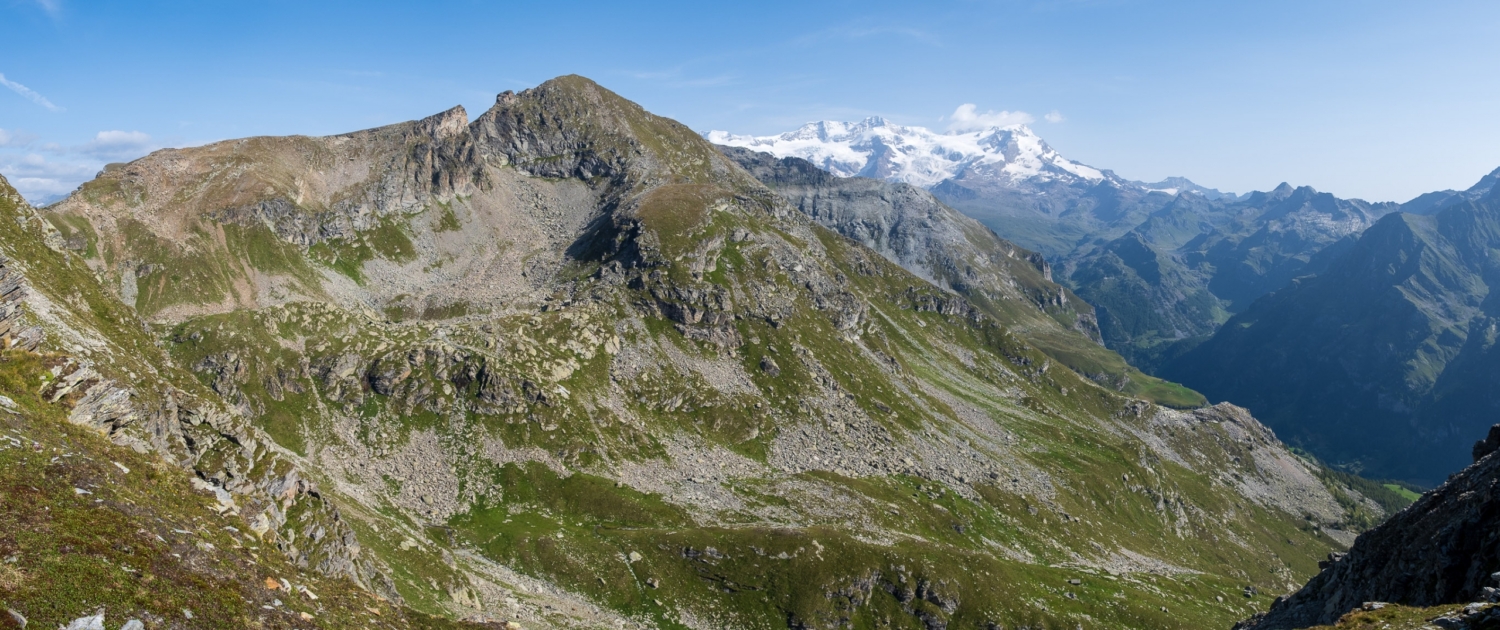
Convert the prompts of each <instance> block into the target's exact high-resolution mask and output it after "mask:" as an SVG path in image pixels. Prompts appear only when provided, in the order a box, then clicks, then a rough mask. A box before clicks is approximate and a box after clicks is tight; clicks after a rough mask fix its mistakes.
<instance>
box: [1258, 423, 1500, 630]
mask: <svg viewBox="0 0 1500 630" xmlns="http://www.w3.org/2000/svg"><path fill="white" fill-rule="evenodd" d="M1495 436H1500V425H1495V426H1494V427H1492V428H1491V430H1490V438H1487V439H1485V440H1481V441H1480V442H1479V443H1478V444H1476V445H1475V447H1474V452H1475V455H1476V456H1477V457H1478V459H1477V461H1475V462H1474V464H1473V465H1471V466H1469V467H1468V468H1465V469H1464V470H1463V471H1462V472H1459V473H1457V474H1455V475H1454V476H1453V477H1451V478H1449V479H1448V481H1447V483H1444V484H1443V485H1442V486H1439V487H1438V488H1437V489H1434V490H1432V491H1430V492H1428V493H1426V494H1424V495H1422V498H1421V499H1419V500H1418V501H1417V502H1416V503H1414V504H1412V505H1411V507H1408V508H1407V509H1406V510H1404V511H1402V512H1399V513H1397V514H1396V515H1394V516H1392V517H1391V518H1390V519H1389V520H1387V521H1386V522H1385V523H1383V524H1381V525H1380V526H1378V527H1376V528H1375V529H1372V530H1370V531H1368V532H1365V533H1364V534H1361V535H1360V536H1359V538H1358V539H1356V540H1355V541H1354V545H1353V546H1352V547H1350V548H1349V551H1348V553H1343V554H1333V555H1330V557H1329V559H1328V561H1326V562H1325V563H1324V565H1325V566H1324V568H1323V571H1322V572H1321V573H1319V574H1318V575H1317V577H1314V578H1313V579H1312V580H1310V581H1309V582H1308V583H1307V585H1306V586H1304V587H1302V589H1301V590H1299V591H1297V592H1296V593H1293V594H1292V595H1290V596H1287V597H1283V598H1280V599H1278V600H1277V601H1276V603H1275V604H1273V605H1272V606H1271V609H1270V611H1269V612H1267V613H1264V614H1262V615H1260V616H1257V617H1255V618H1253V619H1250V620H1248V621H1246V622H1243V623H1241V624H1240V625H1238V626H1236V627H1237V628H1241V629H1246V630H1248V629H1254V630H1279V629H1285V628H1304V627H1308V626H1314V625H1321V624H1330V623H1333V622H1334V621H1336V620H1338V618H1339V617H1340V616H1342V615H1343V614H1344V613H1346V612H1349V611H1350V610H1353V609H1355V608H1358V607H1359V606H1360V605H1361V604H1362V603H1363V602H1371V601H1376V602H1392V603H1398V604H1405V605H1409V606H1420V607H1427V606H1436V605H1439V604H1451V603H1462V602H1470V601H1477V600H1489V599H1490V597H1489V593H1488V592H1486V589H1487V587H1494V586H1495V585H1496V581H1495V578H1494V574H1495V572H1496V571H1500V456H1496V455H1495V452H1494V449H1493V444H1492V442H1491V439H1492V438H1493V437H1495ZM1490 590H1493V589H1492V588H1491V589H1490Z"/></svg>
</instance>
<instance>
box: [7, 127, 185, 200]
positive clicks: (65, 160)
mask: <svg viewBox="0 0 1500 630" xmlns="http://www.w3.org/2000/svg"><path fill="white" fill-rule="evenodd" d="M7 138H9V141H8V142H7ZM18 140H20V141H24V142H17V141H18ZM33 140H34V139H33V138H30V137H21V134H16V133H13V132H9V131H0V175H4V176H5V178H6V179H8V180H10V183H11V185H12V186H15V187H16V190H17V191H19V192H20V193H21V195H22V196H23V197H26V199H27V200H29V201H31V202H32V203H34V204H38V205H41V204H47V203H52V202H53V201H57V200H58V199H60V198H61V197H62V196H63V195H66V194H67V193H69V192H71V191H72V190H73V189H75V188H77V187H78V185H79V184H82V183H83V182H86V181H88V180H90V179H92V178H93V177H94V175H95V174H97V173H98V172H99V170H100V169H102V168H103V167H104V165H105V164H107V163H109V162H126V161H130V160H134V159H136V158H139V157H141V156H143V155H146V154H147V153H150V152H152V151H154V150H156V149H158V148H160V145H159V144H158V143H157V142H156V140H155V139H153V138H152V137H151V136H150V134H146V133H143V132H140V131H119V130H110V131H101V132H99V133H96V134H94V138H93V139H92V140H90V141H88V142H85V143H83V144H80V145H73V146H63V145H59V144H56V143H52V142H46V143H35V142H33ZM7 147H8V148H7ZM22 147H25V148H22Z"/></svg>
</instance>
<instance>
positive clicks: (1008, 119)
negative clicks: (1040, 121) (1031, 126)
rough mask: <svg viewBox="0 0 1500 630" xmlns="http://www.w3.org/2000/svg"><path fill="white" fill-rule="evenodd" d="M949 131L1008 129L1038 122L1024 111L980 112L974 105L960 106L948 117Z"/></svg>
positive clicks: (965, 104)
mask: <svg viewBox="0 0 1500 630" xmlns="http://www.w3.org/2000/svg"><path fill="white" fill-rule="evenodd" d="M948 121H949V122H948V131H953V132H962V131H974V130H977V129H988V128H990V127H1008V126H1010V125H1025V124H1028V123H1032V122H1035V121H1036V118H1034V117H1032V115H1031V114H1028V113H1026V112H1022V111H1014V112H1011V111H1005V110H1001V111H998V112H997V111H995V110H993V109H991V110H986V111H983V112H981V111H979V108H978V107H977V106H976V105H974V104H973V103H964V104H963V105H959V106H958V109H955V110H953V115H951V116H949V117H948Z"/></svg>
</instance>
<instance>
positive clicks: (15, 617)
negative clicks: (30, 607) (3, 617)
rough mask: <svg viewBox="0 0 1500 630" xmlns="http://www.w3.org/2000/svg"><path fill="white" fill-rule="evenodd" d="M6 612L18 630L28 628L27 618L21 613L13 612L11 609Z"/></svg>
mask: <svg viewBox="0 0 1500 630" xmlns="http://www.w3.org/2000/svg"><path fill="white" fill-rule="evenodd" d="M5 612H6V614H8V615H10V619H11V621H13V622H15V625H16V627H18V628H25V627H26V616H25V615H22V614H21V613H19V612H16V611H15V610H12V609H10V608H6V609H5Z"/></svg>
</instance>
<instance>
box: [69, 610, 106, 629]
mask: <svg viewBox="0 0 1500 630" xmlns="http://www.w3.org/2000/svg"><path fill="white" fill-rule="evenodd" d="M67 630H104V613H99V614H97V615H91V616H88V617H79V618H77V619H74V620H73V621H72V622H71V623H69V624H68V626H67Z"/></svg>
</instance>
